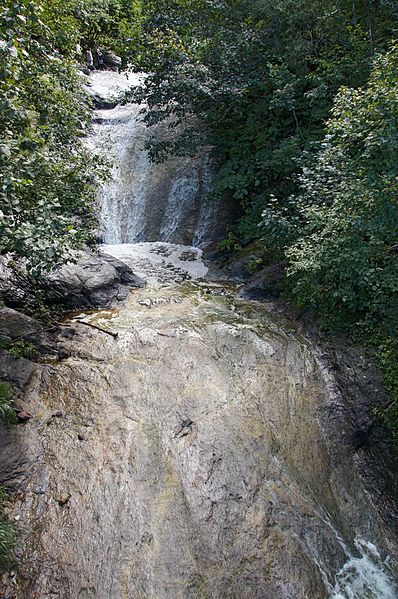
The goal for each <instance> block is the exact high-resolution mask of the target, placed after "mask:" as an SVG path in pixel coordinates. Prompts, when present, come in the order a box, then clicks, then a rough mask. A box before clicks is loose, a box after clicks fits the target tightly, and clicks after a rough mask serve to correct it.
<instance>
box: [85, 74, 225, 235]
mask: <svg viewBox="0 0 398 599" xmlns="http://www.w3.org/2000/svg"><path fill="white" fill-rule="evenodd" d="M139 81H140V76H139V75H131V76H130V77H129V78H128V77H127V76H124V75H119V74H118V73H113V72H109V71H103V72H96V73H94V74H93V75H92V77H91V78H90V82H91V91H92V93H95V94H97V95H99V96H101V97H103V98H108V99H109V98H111V97H112V96H115V95H117V94H118V93H120V92H121V91H122V90H124V89H126V88H128V87H131V86H133V85H137V84H138V83H139ZM140 110H141V107H140V106H138V105H135V104H128V105H126V106H121V105H118V106H116V107H115V108H113V109H110V110H109V109H108V110H97V111H96V115H95V125H94V136H93V137H92V139H91V145H92V147H93V149H94V150H96V151H98V152H99V153H100V154H101V155H102V156H104V157H105V158H106V159H108V160H110V161H111V162H112V163H113V165H114V166H113V173H112V179H111V181H110V182H109V183H108V184H107V185H105V186H104V188H103V189H102V191H101V193H100V205H101V221H102V225H103V239H104V241H105V243H109V244H117V243H137V242H142V241H159V240H160V241H166V242H171V243H182V244H186V245H191V244H193V245H203V244H205V243H206V242H208V241H215V240H217V239H219V238H220V237H222V234H223V231H224V230H225V225H224V224H223V215H221V214H220V210H219V208H218V207H216V206H212V205H206V195H207V193H208V192H209V191H210V187H211V163H210V160H209V157H208V155H207V154H206V152H204V153H203V154H202V155H201V156H200V157H198V158H185V159H181V158H180V159H177V158H175V159H170V160H168V161H167V162H166V163H163V164H153V163H151V161H150V160H149V157H148V153H147V152H146V151H145V149H144V146H145V142H146V140H147V139H148V137H149V134H148V129H147V127H146V126H145V125H144V124H143V123H142V121H141V115H140ZM220 221H221V222H220Z"/></svg>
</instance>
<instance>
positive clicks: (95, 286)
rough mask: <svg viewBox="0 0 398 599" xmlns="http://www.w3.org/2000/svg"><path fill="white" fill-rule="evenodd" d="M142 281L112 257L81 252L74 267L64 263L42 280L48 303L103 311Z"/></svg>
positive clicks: (125, 295) (142, 283)
mask: <svg viewBox="0 0 398 599" xmlns="http://www.w3.org/2000/svg"><path fill="white" fill-rule="evenodd" d="M144 285H145V283H144V281H143V280H142V279H141V278H140V277H138V276H136V275H135V274H134V273H133V272H132V270H131V269H130V268H129V267H128V266H127V265H126V264H124V263H123V262H120V261H119V260H117V259H116V258H113V257H111V256H105V255H102V254H100V255H96V254H93V253H92V252H88V251H86V252H81V253H80V255H79V258H78V260H77V262H76V263H75V264H66V265H64V266H62V267H61V268H60V269H58V270H56V271H54V272H51V273H49V274H47V275H45V277H44V278H43V288H44V290H45V292H46V296H47V298H48V299H49V300H50V302H53V303H55V304H62V305H63V306H65V307H67V308H107V307H110V306H112V305H114V303H115V302H118V301H121V300H124V299H125V298H126V297H127V295H128V290H127V287H144Z"/></svg>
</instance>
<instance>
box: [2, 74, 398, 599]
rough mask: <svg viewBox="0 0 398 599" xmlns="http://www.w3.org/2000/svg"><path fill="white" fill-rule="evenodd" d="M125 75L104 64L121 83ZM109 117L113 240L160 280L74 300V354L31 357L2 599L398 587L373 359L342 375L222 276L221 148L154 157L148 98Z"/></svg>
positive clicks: (116, 253) (99, 83)
mask: <svg viewBox="0 0 398 599" xmlns="http://www.w3.org/2000/svg"><path fill="white" fill-rule="evenodd" d="M125 81H126V80H125V79H124V80H123V76H121V75H117V74H115V73H110V72H109V73H108V72H96V73H94V75H93V76H92V77H91V82H92V90H93V92H94V93H97V94H99V95H105V96H109V95H112V94H114V91H115V86H116V87H117V86H118V85H119V86H122V87H123V86H124V85H125ZM95 118H96V121H95V131H94V135H93V138H92V139H91V140H90V144H91V147H92V148H93V151H94V148H96V149H99V150H100V151H101V152H103V153H105V155H106V157H107V158H109V157H111V158H112V159H113V160H114V161H115V165H114V170H113V177H112V180H111V181H110V182H108V183H107V184H106V185H105V187H104V188H103V190H102V191H101V194H100V204H101V213H102V226H103V231H102V232H101V236H102V238H103V241H104V242H105V245H103V246H102V248H101V252H103V253H104V254H107V255H111V256H113V257H116V258H118V259H119V260H121V261H122V262H124V263H126V264H127V265H128V266H130V267H131V269H132V270H133V272H134V273H135V274H137V275H138V276H140V277H142V278H144V279H145V280H146V281H147V285H146V287H144V288H142V289H136V290H132V291H131V292H130V293H129V296H128V298H127V300H126V301H125V302H123V303H121V304H119V305H117V306H116V307H114V308H109V309H106V310H97V311H95V312H93V311H92V312H83V313H82V312H81V313H79V314H74V315H71V316H70V318H69V319H68V321H67V323H66V326H65V327H64V328H63V329H62V331H61V333H60V334H59V337H58V340H57V342H58V345H59V347H62V348H63V350H64V355H65V356H66V357H65V358H64V359H62V360H53V361H51V360H49V361H42V362H40V361H39V362H38V363H36V364H34V365H33V366H32V369H31V371H30V374H29V377H28V380H27V384H26V388H25V390H24V401H25V403H26V405H27V406H28V408H29V411H30V413H31V414H32V416H33V418H31V419H30V420H29V421H28V422H26V423H25V424H23V425H19V426H18V427H17V428H16V429H14V430H11V431H9V432H7V433H5V434H3V435H2V437H1V440H2V451H3V455H4V456H5V458H4V461H3V464H2V473H1V475H2V480H3V481H5V483H6V484H7V486H8V487H9V488H11V489H12V490H13V491H15V493H16V500H15V503H14V505H13V508H12V513H11V514H10V516H11V517H13V518H14V519H15V520H16V522H17V523H18V526H19V528H20V534H21V538H22V543H21V547H20V549H19V554H18V567H17V568H16V569H15V570H14V571H13V572H11V574H10V575H9V577H7V579H6V580H4V581H3V582H4V596H5V597H7V598H9V599H11V598H14V599H22V598H27V599H28V598H31V599H44V598H49V599H50V598H52V599H70V598H73V599H75V598H76V599H94V598H96V599H169V598H172V597H173V598H174V597H175V598H178V599H210V598H212V599H257V598H258V599H282V598H283V599H288V598H290V599H326V598H331V599H341V598H345V599H394V598H395V597H396V596H397V587H396V586H395V583H394V578H396V574H397V566H398V561H397V560H398V543H397V537H396V528H395V526H396V525H395V520H394V518H396V515H397V509H396V504H395V499H396V498H394V497H393V496H391V493H392V490H393V489H394V484H396V481H395V483H394V481H392V482H391V480H390V479H389V475H387V473H386V472H385V469H386V464H387V463H388V460H389V459H390V456H389V451H388V448H387V446H386V445H385V444H384V443H383V442H382V441H380V440H379V441H376V440H375V441H374V443H372V444H371V446H370V447H369V446H367V445H366V444H365V445H364V446H361V447H355V446H354V445H353V443H352V442H350V439H351V436H350V435H352V433H353V431H354V427H353V423H352V419H351V415H352V412H351V410H352V409H353V408H352V405H351V404H352V402H353V398H355V399H358V397H359V399H361V397H362V396H366V389H372V391H373V387H372V386H371V385H370V384H368V383H369V382H370V380H371V378H372V376H373V371H371V372H370V371H368V370H367V367H366V366H365V365H364V361H363V360H362V361H361V357H360V355H359V354H358V355H356V354H355V352H351V353H350V351H349V349H347V348H344V349H341V348H340V349H338V350H336V352H335V357H336V355H337V356H338V360H340V362H341V363H342V364H344V368H346V373H345V375H344V376H343V375H342V371H343V370H344V369H343V367H342V368H341V369H340V371H339V370H338V369H337V370H336V368H335V365H334V363H333V359H332V357H331V355H332V354H330V355H329V354H328V351H327V350H325V349H324V348H322V347H321V346H320V345H319V344H317V342H316V340H315V339H312V338H311V335H305V334H303V332H302V331H301V332H300V331H299V330H298V327H296V326H295V324H294V323H292V322H289V321H288V320H287V319H286V318H284V316H283V315H280V314H278V313H277V312H274V311H272V309H271V308H272V306H270V305H269V304H266V303H265V304H261V303H260V302H253V301H249V300H248V299H245V297H244V294H243V293H239V292H240V291H241V290H240V285H239V284H238V283H237V282H234V281H231V280H227V281H226V280H225V279H223V276H222V273H217V276H216V275H215V274H214V273H213V271H212V269H211V265H210V264H208V263H207V261H206V260H205V259H204V257H203V253H202V249H201V248H202V247H203V246H204V247H205V246H206V244H208V243H210V242H215V241H217V240H218V239H220V238H221V237H222V234H223V231H222V227H220V224H219V223H220V222H222V218H220V217H219V215H218V217H217V218H215V211H216V210H218V209H219V208H216V207H214V206H212V205H210V206H208V205H207V204H206V202H205V196H206V192H207V191H208V190H209V188H210V185H211V167H210V163H209V160H208V158H207V157H206V155H203V156H202V157H200V158H199V159H187V160H184V161H180V160H179V159H172V160H171V161H170V162H169V163H166V164H162V165H153V164H151V163H150V162H149V160H148V157H147V155H146V154H145V152H144V151H143V143H144V140H145V129H144V126H143V125H142V124H141V123H140V122H139V108H138V107H137V106H133V105H126V106H120V105H117V106H115V107H113V108H111V109H98V110H97V111H96V117H95ZM209 268H210V271H209ZM83 323H86V324H89V325H93V326H94V327H97V328H93V326H91V327H90V326H89V327H87V326H84V325H83ZM107 333H111V334H107ZM336 359H337V358H336ZM338 360H337V361H338ZM362 408H363V410H364V412H365V411H366V410H370V404H369V405H366V402H364V401H363V405H362ZM364 418H365V417H364Z"/></svg>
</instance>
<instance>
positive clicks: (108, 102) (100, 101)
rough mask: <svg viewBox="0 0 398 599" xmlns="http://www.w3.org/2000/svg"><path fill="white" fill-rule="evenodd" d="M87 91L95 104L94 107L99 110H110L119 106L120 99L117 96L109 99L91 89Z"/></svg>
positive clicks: (88, 88) (87, 88)
mask: <svg viewBox="0 0 398 599" xmlns="http://www.w3.org/2000/svg"><path fill="white" fill-rule="evenodd" d="M86 91H87V94H88V96H89V98H90V99H91V101H92V103H93V106H94V107H95V108H96V109H97V110H110V109H112V108H115V106H117V105H118V104H119V99H118V98H117V97H116V96H115V97H109V96H104V95H101V94H100V93H98V92H95V91H94V90H92V89H91V88H90V87H86Z"/></svg>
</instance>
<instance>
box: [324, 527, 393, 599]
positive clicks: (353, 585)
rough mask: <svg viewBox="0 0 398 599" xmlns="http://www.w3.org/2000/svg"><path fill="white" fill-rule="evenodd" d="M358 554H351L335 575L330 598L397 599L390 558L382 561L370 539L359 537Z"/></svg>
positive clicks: (357, 541) (357, 543)
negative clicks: (389, 563)
mask: <svg viewBox="0 0 398 599" xmlns="http://www.w3.org/2000/svg"><path fill="white" fill-rule="evenodd" d="M355 546H356V548H357V550H358V552H359V557H354V556H352V557H351V558H350V559H349V560H348V561H347V563H346V564H345V565H344V566H343V568H342V569H341V570H340V572H338V573H337V575H336V584H335V586H334V589H333V591H332V593H331V599H396V598H397V597H398V588H397V587H396V586H395V584H394V581H393V579H392V575H391V572H390V570H389V567H388V560H385V561H383V560H382V559H381V556H380V554H379V552H378V550H377V548H376V547H375V546H374V545H373V544H372V543H370V542H366V541H363V540H362V539H357V540H356V541H355Z"/></svg>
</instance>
